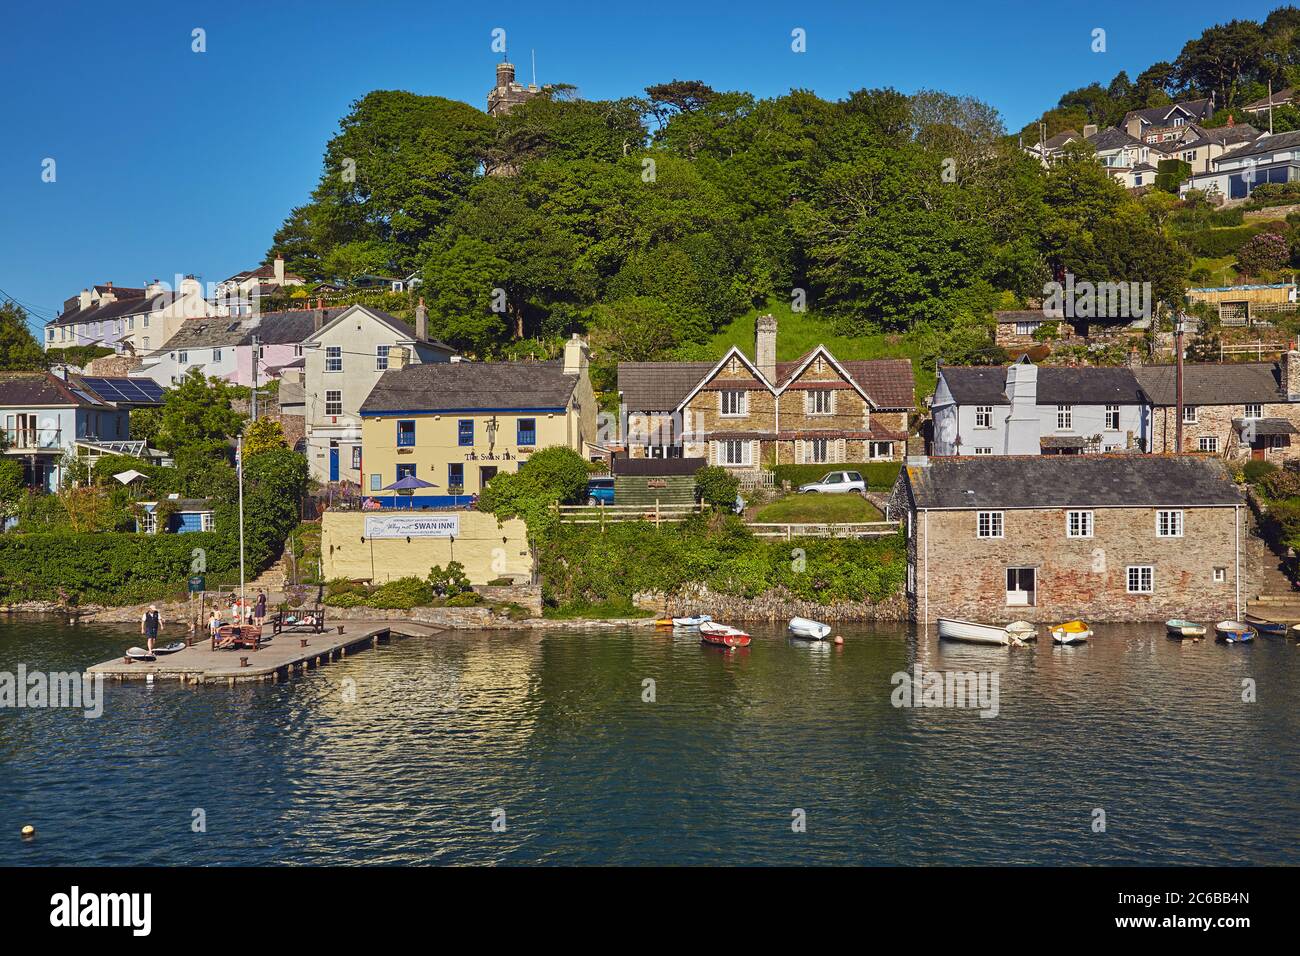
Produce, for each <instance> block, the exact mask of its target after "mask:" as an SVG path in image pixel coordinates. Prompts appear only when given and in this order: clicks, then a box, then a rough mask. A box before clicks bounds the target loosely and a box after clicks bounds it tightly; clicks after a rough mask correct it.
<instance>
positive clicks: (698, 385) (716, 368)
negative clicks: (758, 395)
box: [677, 345, 776, 408]
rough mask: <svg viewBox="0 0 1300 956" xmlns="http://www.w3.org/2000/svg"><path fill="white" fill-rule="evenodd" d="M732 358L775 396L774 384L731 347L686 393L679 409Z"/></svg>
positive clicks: (744, 356) (735, 348)
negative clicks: (737, 360) (736, 359)
mask: <svg viewBox="0 0 1300 956" xmlns="http://www.w3.org/2000/svg"><path fill="white" fill-rule="evenodd" d="M733 357H734V358H738V359H740V362H741V364H742V365H744V366H745V367H746V368H747V369H749V371H750V372H751V373H752V374H753V376H754V378H756V379H758V380H759V382H760V383H762V384H763V385H764V386H766V387H767V390H768V391H769V392H772V393H773V394H776V383H775V382H769V381H768V379H767V376H766V375H764V374H763V373H762V372H761V371H759V368H758V366H757V365H755V364H754V363H753V362H751V361H750V360H749V358H748V357H747V356H746V355H745V353H744V352H742V351H741V350H740V349H739V347H737V346H735V345H733V346H732V347H731V348H729V349H727V353H726V354H725V355H724V356H722V358H720V359H718V361H717V364H715V365H713V366H712V367H711V368H710V369H709V371H707V372H705V373H704V377H703V378H701V379H700V380H699V382H697V383H696V384H695V387H694V388H692V389H691V390H690V391H689V392H687V393H686V397H685V398H683V399H682V400H681V401H680V402H678V403H677V405H678V407H679V408H680V407H681V406H682V405H685V404H686V403H687V402H689V401H690V400H691V399H692V398H694V397H695V395H696V393H697V392H699V390H700V389H702V388H703V387H704V386H705V385H706V384H707V383H708V382H709V381H710V380H711V379H713V378H714V377H715V376H716V375H717V374H718V373H719V372H721V371H722V368H723V366H725V365H726V364H727V361H728V360H729V359H731V358H733Z"/></svg>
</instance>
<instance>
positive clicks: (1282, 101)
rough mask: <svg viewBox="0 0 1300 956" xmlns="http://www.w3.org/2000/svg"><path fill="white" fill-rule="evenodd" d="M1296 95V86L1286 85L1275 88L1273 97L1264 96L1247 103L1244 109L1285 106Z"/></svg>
mask: <svg viewBox="0 0 1300 956" xmlns="http://www.w3.org/2000/svg"><path fill="white" fill-rule="evenodd" d="M1294 96H1295V88H1294V87H1291V86H1284V87H1282V89H1280V90H1275V91H1274V92H1273V95H1272V96H1271V97H1269V96H1264V97H1261V98H1260V99H1257V100H1256V101H1255V102H1253V103H1247V104H1246V105H1245V106H1243V107H1242V109H1243V110H1266V109H1268V108H1269V107H1270V106H1285V105H1286V104H1288V103H1290V102H1291V100H1292V98H1293V97H1294Z"/></svg>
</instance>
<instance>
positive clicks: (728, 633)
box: [700, 621, 752, 647]
mask: <svg viewBox="0 0 1300 956" xmlns="http://www.w3.org/2000/svg"><path fill="white" fill-rule="evenodd" d="M700 640H701V641H703V642H704V643H706V644H717V645H719V646H720V647H748V646H749V642H750V641H751V640H752V638H751V637H750V636H749V635H748V634H746V633H745V632H744V631H742V630H741V629H740V628H738V627H731V626H730V625H727V624H715V623H713V622H712V621H705V622H704V623H703V624H701V625H700Z"/></svg>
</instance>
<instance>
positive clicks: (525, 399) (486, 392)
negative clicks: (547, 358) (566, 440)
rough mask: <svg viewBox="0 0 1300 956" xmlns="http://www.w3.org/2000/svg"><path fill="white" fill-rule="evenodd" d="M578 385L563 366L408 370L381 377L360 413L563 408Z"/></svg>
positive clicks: (455, 365)
mask: <svg viewBox="0 0 1300 956" xmlns="http://www.w3.org/2000/svg"><path fill="white" fill-rule="evenodd" d="M577 381H578V376H576V375H565V374H564V363H563V362H560V361H553V362H430V363H427V364H421V365H408V366H407V367H406V368H404V369H394V370H392V371H388V372H385V373H384V374H383V375H381V376H380V377H379V381H378V382H376V383H375V387H374V388H373V389H371V391H370V394H369V395H368V396H366V400H365V401H364V402H362V403H361V414H362V415H372V414H376V413H385V412H440V411H476V410H486V409H535V408H564V407H565V406H567V405H568V403H569V399H570V397H571V396H572V395H573V388H574V385H576V384H577Z"/></svg>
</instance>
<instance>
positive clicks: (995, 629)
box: [939, 617, 1011, 645]
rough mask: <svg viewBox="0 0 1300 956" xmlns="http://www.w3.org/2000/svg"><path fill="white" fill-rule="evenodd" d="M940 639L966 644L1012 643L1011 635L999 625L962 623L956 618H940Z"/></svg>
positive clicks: (972, 622) (973, 622)
mask: <svg viewBox="0 0 1300 956" xmlns="http://www.w3.org/2000/svg"><path fill="white" fill-rule="evenodd" d="M939 637H940V638H941V639H942V640H945V641H962V642H963V643H966V644H997V645H1004V644H1010V643H1011V634H1010V632H1008V631H1007V629H1006V628H1005V627H1002V626H1001V625H998V624H979V623H977V622H975V621H960V620H957V619H956V618H951V617H941V618H939Z"/></svg>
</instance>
